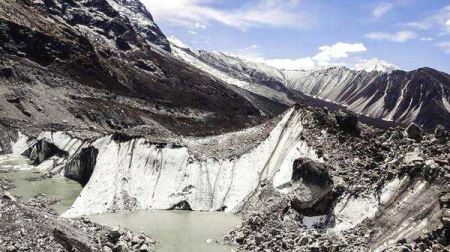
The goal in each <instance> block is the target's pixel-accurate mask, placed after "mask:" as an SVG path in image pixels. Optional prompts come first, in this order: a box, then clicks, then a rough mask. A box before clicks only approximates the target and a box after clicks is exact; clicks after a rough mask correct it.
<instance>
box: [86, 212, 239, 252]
mask: <svg viewBox="0 0 450 252" xmlns="http://www.w3.org/2000/svg"><path fill="white" fill-rule="evenodd" d="M90 218H91V220H92V221H94V222H97V223H100V224H103V225H107V226H121V227H126V228H128V229H130V230H133V231H136V232H139V231H143V232H145V233H147V234H150V235H151V236H152V237H153V238H154V239H156V240H158V242H159V244H158V246H157V251H162V252H175V251H176V252H219V251H232V248H230V247H228V246H223V245H219V244H215V243H212V244H211V243H210V244H208V243H207V242H206V241H207V240H208V239H213V240H222V238H223V236H224V235H225V234H226V233H227V232H228V231H231V230H232V229H233V228H235V227H237V226H238V225H239V224H240V221H241V219H240V217H239V216H235V215H229V214H223V213H212V212H191V211H140V212H131V213H112V214H102V215H97V216H91V217H90Z"/></svg>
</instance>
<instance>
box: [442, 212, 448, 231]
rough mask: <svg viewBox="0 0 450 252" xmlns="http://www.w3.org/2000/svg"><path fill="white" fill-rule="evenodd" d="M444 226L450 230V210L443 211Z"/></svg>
mask: <svg viewBox="0 0 450 252" xmlns="http://www.w3.org/2000/svg"><path fill="white" fill-rule="evenodd" d="M442 224H444V226H445V227H447V228H450V208H444V209H442Z"/></svg>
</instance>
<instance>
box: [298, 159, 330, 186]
mask: <svg viewBox="0 0 450 252" xmlns="http://www.w3.org/2000/svg"><path fill="white" fill-rule="evenodd" d="M299 179H302V180H303V182H304V183H306V184H308V185H317V186H320V187H326V186H329V185H331V184H333V180H332V179H331V176H330V174H329V173H328V168H327V167H326V166H325V165H324V164H321V163H317V162H315V161H312V160H310V159H297V160H295V161H294V167H293V172H292V180H293V181H297V180H299Z"/></svg>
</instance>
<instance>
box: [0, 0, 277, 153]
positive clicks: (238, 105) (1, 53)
mask: <svg viewBox="0 0 450 252" xmlns="http://www.w3.org/2000/svg"><path fill="white" fill-rule="evenodd" d="M170 50H171V49H170V45H169V43H168V42H167V39H166V38H165V36H164V35H163V34H162V33H161V31H160V30H159V28H158V26H157V25H156V24H155V23H154V22H153V20H152V17H151V15H150V14H149V12H148V11H147V10H145V8H144V7H143V5H142V4H141V3H140V2H139V1H134V0H130V1H128V0H127V1H125V0H101V1H94V0H86V1H62V0H61V1H59V0H51V1H40V0H35V1H30V0H19V1H16V0H5V1H1V2H0V59H1V63H0V84H1V85H0V122H1V124H0V125H3V127H4V128H10V127H16V128H21V129H22V130H29V131H33V130H36V131H42V130H50V129H59V130H63V129H64V130H66V129H77V130H86V131H94V132H95V131H97V132H101V131H110V132H112V131H120V130H125V129H132V128H134V127H137V126H143V125H146V128H147V130H156V131H171V132H173V133H174V134H188V135H207V134H213V133H220V132H225V131H230V130H233V129H239V128H242V127H246V126H251V125H255V124H256V123H258V122H261V121H262V120H265V118H264V116H263V115H271V114H273V113H279V112H280V111H281V110H282V109H283V108H284V106H282V105H280V104H277V103H273V102H265V101H266V100H267V99H266V98H263V97H260V96H258V95H254V94H251V93H249V92H247V91H244V90H241V89H239V88H236V87H230V86H229V85H227V84H226V83H224V82H222V81H220V80H219V79H217V78H215V77H213V76H211V75H209V74H206V73H202V72H199V71H198V69H196V68H194V67H192V66H189V65H188V64H186V63H184V62H182V61H180V60H178V59H176V58H175V57H173V56H172V54H170V53H169V52H170ZM271 111H274V112H273V113H272V112H271ZM149 128H150V129H149ZM2 133H3V132H2ZM3 149H6V147H4V148H3Z"/></svg>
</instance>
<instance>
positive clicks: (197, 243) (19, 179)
mask: <svg viewBox="0 0 450 252" xmlns="http://www.w3.org/2000/svg"><path fill="white" fill-rule="evenodd" d="M6 168H9V169H10V168H13V169H25V170H20V171H15V172H11V173H0V177H4V178H7V179H10V180H12V181H13V182H14V184H15V186H16V188H14V189H12V190H11V193H13V194H14V195H18V196H21V197H23V198H31V197H33V196H35V195H38V194H41V193H42V194H45V195H47V197H51V198H57V199H60V200H61V201H60V202H59V203H57V204H56V205H54V206H52V208H53V209H55V210H56V211H57V212H58V213H62V212H64V211H65V210H67V209H68V208H70V206H71V205H72V204H73V202H74V201H75V199H76V198H77V197H78V195H79V194H80V192H81V190H82V187H81V186H80V185H79V184H78V183H77V182H75V181H72V180H70V179H67V178H63V177H58V178H51V179H45V180H40V181H29V180H28V178H31V177H39V176H41V175H42V173H41V172H39V171H36V170H33V166H32V165H31V163H30V161H29V160H28V159H27V158H25V157H22V156H15V155H2V156H0V170H3V169H6ZM88 217H89V218H90V219H91V220H92V221H93V222H96V223H99V224H102V225H105V226H111V227H115V226H120V227H124V228H127V229H130V230H132V231H135V232H141V231H142V232H144V233H146V234H148V235H150V236H151V237H152V238H153V239H156V240H157V241H158V245H157V251H161V252H173V251H176V252H185V251H186V252H229V251H232V248H231V247H229V246H224V245H221V244H217V243H216V242H215V241H221V240H222V238H223V236H224V235H225V234H226V233H227V232H228V231H231V230H232V229H234V228H235V227H237V226H239V225H240V222H241V218H240V216H237V215H230V214H225V213H221V212H194V211H177V210H175V211H156V210H155V211H152V210H148V211H137V212H120V213H107V214H101V215H96V216H88ZM207 241H209V242H207Z"/></svg>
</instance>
